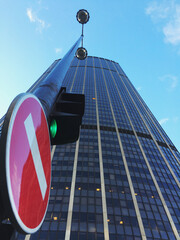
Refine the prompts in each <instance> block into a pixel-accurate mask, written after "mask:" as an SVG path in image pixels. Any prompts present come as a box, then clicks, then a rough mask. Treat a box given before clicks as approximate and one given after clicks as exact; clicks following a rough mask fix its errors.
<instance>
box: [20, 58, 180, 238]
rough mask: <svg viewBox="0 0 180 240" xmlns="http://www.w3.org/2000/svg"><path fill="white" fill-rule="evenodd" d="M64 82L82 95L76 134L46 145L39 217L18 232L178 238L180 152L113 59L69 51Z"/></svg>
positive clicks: (52, 235) (38, 235)
mask: <svg viewBox="0 0 180 240" xmlns="http://www.w3.org/2000/svg"><path fill="white" fill-rule="evenodd" d="M56 62H57V61H56ZM56 62H55V63H54V64H53V65H52V66H51V67H50V68H49V69H48V70H47V72H45V74H44V75H43V76H42V78H41V79H43V77H44V76H46V75H47V74H48V73H49V72H50V71H51V69H52V68H53V67H54V65H55V64H56ZM63 86H65V87H66V88H67V92H73V93H83V94H85V97H86V105H85V114H84V117H83V121H82V126H81V130H80V138H79V140H78V141H77V142H76V143H73V144H68V145H62V146H54V147H53V148H52V155H53V159H52V185H51V195H50V201H49V206H48V210H47V214H46V218H45V221H44V223H43V225H42V227H41V229H40V230H39V231H38V232H37V233H35V234H33V235H31V236H30V238H29V236H26V238H24V237H23V236H22V235H19V237H18V239H28V240H29V239H30V240H45V239H52V240H56V239H58V240H61V239H63V240H64V239H65V240H78V239H79V240H87V239H88V240H95V239H97V240H104V239H105V240H108V239H110V240H121V239H126V240H133V239H136V240H140V239H143V240H145V239H148V240H152V239H156V240H157V239H161V240H166V239H170V240H174V239H176V240H177V239H180V237H179V233H180V198H179V196H180V191H179V186H180V185H179V180H180V176H179V173H180V166H179V160H180V153H179V152H178V151H177V149H176V148H175V146H174V145H173V143H172V142H171V140H170V139H169V137H168V136H167V135H166V133H165V132H164V130H163V129H162V127H161V126H160V124H159V123H158V121H157V120H156V119H155V117H154V116H153V114H152V113H151V111H150V110H149V108H148V107H147V105H146V104H145V102H144V101H143V99H142V98H141V97H140V95H139V93H138V92H137V91H136V89H135V88H134V87H133V85H132V84H131V82H130V81H129V79H128V77H127V76H126V74H125V73H124V72H123V70H122V69H121V67H120V66H119V64H118V63H116V62H113V61H110V60H107V59H102V58H97V57H88V58H87V59H85V60H78V59H77V58H74V60H73V62H72V64H71V67H70V68H69V71H68V72H67V74H66V77H65V79H64V82H63Z"/></svg>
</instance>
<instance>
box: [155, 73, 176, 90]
mask: <svg viewBox="0 0 180 240" xmlns="http://www.w3.org/2000/svg"><path fill="white" fill-rule="evenodd" d="M159 79H160V80H161V81H162V82H168V89H169V90H174V89H175V88H176V87H177V85H178V78H177V77H176V76H174V75H170V74H167V75H164V76H162V77H159Z"/></svg>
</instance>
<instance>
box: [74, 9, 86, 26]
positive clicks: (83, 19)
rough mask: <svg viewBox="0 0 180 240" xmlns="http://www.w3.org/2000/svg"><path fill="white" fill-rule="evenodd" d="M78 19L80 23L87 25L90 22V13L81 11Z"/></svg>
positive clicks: (77, 16) (77, 15)
mask: <svg viewBox="0 0 180 240" xmlns="http://www.w3.org/2000/svg"><path fill="white" fill-rule="evenodd" d="M76 19H77V21H78V22H79V23H81V24H85V23H87V22H88V21H89V13H88V11H87V10H85V9H80V10H79V11H78V12H77V14H76Z"/></svg>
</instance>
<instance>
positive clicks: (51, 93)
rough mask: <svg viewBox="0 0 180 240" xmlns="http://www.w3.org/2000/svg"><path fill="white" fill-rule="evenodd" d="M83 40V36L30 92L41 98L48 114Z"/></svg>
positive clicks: (47, 114)
mask: <svg viewBox="0 0 180 240" xmlns="http://www.w3.org/2000/svg"><path fill="white" fill-rule="evenodd" d="M81 41H82V36H81V37H80V38H79V39H78V40H77V41H76V42H75V44H74V45H73V46H72V47H71V49H70V50H69V51H68V52H67V53H66V55H65V56H64V57H63V58H62V59H61V60H60V61H59V62H58V63H57V65H56V66H55V67H54V69H53V70H52V71H51V72H50V73H49V74H48V76H47V77H46V78H45V79H44V80H43V81H42V82H41V83H40V85H39V86H38V87H37V88H35V89H34V88H32V89H30V90H29V92H31V93H33V94H34V95H35V96H36V97H38V98H39V100H40V101H41V104H42V105H43V108H44V111H45V114H46V116H47V117H48V116H49V113H50V111H51V109H52V107H53V105H54V102H55V100H56V98H57V95H58V93H59V91H60V89H61V85H62V81H63V79H64V77H65V75H66V73H67V71H68V69H69V67H70V64H71V62H72V60H73V58H74V56H75V53H76V50H77V48H78V46H79V45H80V43H81Z"/></svg>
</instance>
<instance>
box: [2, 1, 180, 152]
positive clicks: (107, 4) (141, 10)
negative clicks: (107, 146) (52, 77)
mask: <svg viewBox="0 0 180 240" xmlns="http://www.w3.org/2000/svg"><path fill="white" fill-rule="evenodd" d="M82 8H84V9H87V10H88V11H89V13H90V21H89V22H88V24H86V26H85V40H84V46H85V47H86V48H87V50H88V54H89V55H91V56H99V57H104V58H108V59H111V60H114V61H116V62H118V63H119V64H120V66H121V67H122V68H123V70H124V71H125V72H126V74H127V75H128V77H129V78H130V80H131V81H132V83H133V84H134V86H135V87H136V88H137V89H138V91H139V93H140V94H141V96H142V97H143V99H144V100H145V102H146V103H147V105H148V106H149V108H150V109H151V111H152V112H153V113H154V115H155V117H156V118H157V119H158V121H159V122H160V123H161V124H162V126H163V128H164V129H165V131H166V132H167V134H168V135H169V137H170V138H171V140H172V141H173V143H174V144H175V146H176V147H177V148H178V150H180V0H154V1H151V0H138V1H135V0H111V1H109V0H96V1H95V0H66V1H64V0H63V1H62V0H51V1H50V0H49V1H47V0H34V1H32V0H31V1H28V0H26V1H25V0H16V1H10V0H6V1H5V0H0V53H1V54H0V66H1V67H0V86H1V88H0V116H2V115H3V114H4V113H5V112H6V111H7V108H8V106H9V104H10V103H11V101H12V100H13V98H14V97H15V96H16V95H17V94H19V93H21V92H25V91H26V90H27V89H28V88H29V87H30V86H31V85H32V84H33V83H34V82H35V81H36V80H37V78H38V77H39V76H40V75H41V74H42V73H43V72H44V71H45V70H46V69H47V67H48V66H49V65H50V64H51V63H52V62H53V61H54V60H55V59H57V58H61V57H63V56H64V54H65V53H66V52H67V50H68V49H69V48H70V47H71V46H72V45H73V43H74V42H75V41H76V40H77V39H78V37H79V35H80V33H81V25H80V24H78V22H77V21H76V12H77V11H78V10H79V9H82Z"/></svg>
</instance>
